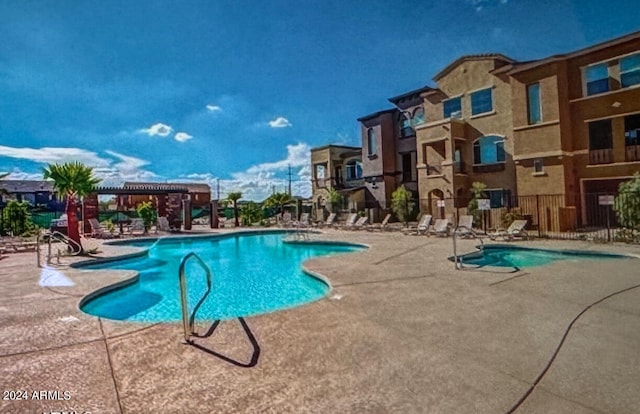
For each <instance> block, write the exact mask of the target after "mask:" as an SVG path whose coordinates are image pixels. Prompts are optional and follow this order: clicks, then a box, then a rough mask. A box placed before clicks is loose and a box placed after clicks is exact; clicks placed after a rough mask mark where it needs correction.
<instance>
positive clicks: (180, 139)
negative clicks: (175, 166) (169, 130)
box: [174, 132, 193, 142]
mask: <svg viewBox="0 0 640 414" xmlns="http://www.w3.org/2000/svg"><path fill="white" fill-rule="evenodd" d="M174 138H175V140H176V141H178V142H185V141H188V140H190V139H191V138H193V136H191V135H189V134H187V133H186V132H178V133H177V134H176V135H175V137H174Z"/></svg>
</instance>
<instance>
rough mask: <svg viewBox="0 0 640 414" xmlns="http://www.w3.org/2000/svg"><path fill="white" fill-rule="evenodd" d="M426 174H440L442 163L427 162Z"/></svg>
mask: <svg viewBox="0 0 640 414" xmlns="http://www.w3.org/2000/svg"><path fill="white" fill-rule="evenodd" d="M427 175H442V165H439V164H427Z"/></svg>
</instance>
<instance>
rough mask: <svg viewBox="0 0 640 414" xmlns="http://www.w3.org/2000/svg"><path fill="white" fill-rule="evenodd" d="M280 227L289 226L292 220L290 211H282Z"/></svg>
mask: <svg viewBox="0 0 640 414" xmlns="http://www.w3.org/2000/svg"><path fill="white" fill-rule="evenodd" d="M280 225H281V226H282V227H291V226H292V225H293V222H292V221H291V213H289V212H286V213H282V221H281V222H280Z"/></svg>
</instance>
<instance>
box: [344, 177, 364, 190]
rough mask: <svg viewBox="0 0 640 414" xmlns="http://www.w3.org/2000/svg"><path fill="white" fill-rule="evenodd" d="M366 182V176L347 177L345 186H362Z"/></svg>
mask: <svg viewBox="0 0 640 414" xmlns="http://www.w3.org/2000/svg"><path fill="white" fill-rule="evenodd" d="M364 183H365V181H364V178H347V179H346V180H344V188H353V187H362V186H363V185H364Z"/></svg>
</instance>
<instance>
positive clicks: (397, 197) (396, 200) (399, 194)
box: [391, 185, 416, 226]
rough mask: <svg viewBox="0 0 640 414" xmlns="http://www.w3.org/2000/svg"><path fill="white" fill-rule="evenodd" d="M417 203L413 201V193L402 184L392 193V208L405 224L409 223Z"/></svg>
mask: <svg viewBox="0 0 640 414" xmlns="http://www.w3.org/2000/svg"><path fill="white" fill-rule="evenodd" d="M415 206H416V203H414V202H413V194H412V193H411V191H409V190H407V189H406V188H405V187H404V185H401V186H400V187H398V188H397V189H396V191H394V192H393V193H392V194H391V209H392V210H393V212H394V213H396V216H398V220H400V221H402V222H403V223H404V225H405V226H407V225H408V224H409V215H410V214H411V212H413V209H414V208H415Z"/></svg>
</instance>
